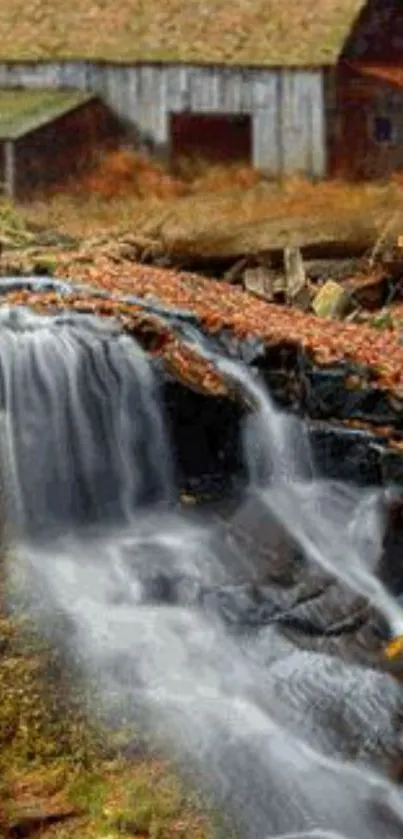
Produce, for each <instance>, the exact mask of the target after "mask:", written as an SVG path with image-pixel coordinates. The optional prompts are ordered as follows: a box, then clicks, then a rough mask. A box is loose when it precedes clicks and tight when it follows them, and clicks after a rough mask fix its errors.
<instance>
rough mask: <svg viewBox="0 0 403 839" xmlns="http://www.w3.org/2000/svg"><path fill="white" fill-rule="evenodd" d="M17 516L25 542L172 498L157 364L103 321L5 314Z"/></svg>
mask: <svg viewBox="0 0 403 839" xmlns="http://www.w3.org/2000/svg"><path fill="white" fill-rule="evenodd" d="M0 406H1V428H2V460H3V471H4V472H5V474H6V475H7V479H8V480H7V487H8V499H7V500H8V513H9V516H11V519H12V521H13V525H14V527H15V528H16V529H17V530H18V532H19V533H20V534H21V535H24V536H27V535H29V536H30V537H34V536H35V537H38V536H43V535H46V534H48V533H49V532H50V531H51V530H55V529H60V528H63V529H65V528H66V527H68V526H69V527H75V526H77V525H78V524H85V523H90V522H92V523H98V524H99V523H104V524H105V523H108V522H111V523H112V522H116V521H119V520H120V521H126V522H127V521H128V520H129V519H130V516H131V515H132V512H133V510H134V509H135V508H136V507H137V506H138V505H139V504H141V503H146V502H147V503H150V502H157V501H166V500H168V497H169V494H170V492H171V490H172V486H171V467H170V452H169V445H168V442H167V439H166V436H165V429H164V423H163V420H162V415H161V410H160V406H159V403H158V394H157V391H156V386H155V382H154V380H153V376H152V373H151V370H150V365H149V363H148V361H147V359H146V357H145V355H144V353H143V352H142V350H141V349H140V347H139V346H138V345H137V344H136V342H135V341H134V340H133V339H131V338H129V337H127V336H124V335H122V334H121V333H120V331H119V329H118V328H117V327H116V326H114V325H113V324H106V323H103V322H102V321H99V320H97V319H96V318H91V317H85V318H83V317H82V316H81V317H78V316H77V317H74V316H73V317H72V316H71V315H67V316H62V315H59V316H57V317H54V318H49V317H46V316H44V317H40V316H38V315H36V314H32V313H31V312H29V311H24V310H23V309H8V310H7V309H1V311H0Z"/></svg>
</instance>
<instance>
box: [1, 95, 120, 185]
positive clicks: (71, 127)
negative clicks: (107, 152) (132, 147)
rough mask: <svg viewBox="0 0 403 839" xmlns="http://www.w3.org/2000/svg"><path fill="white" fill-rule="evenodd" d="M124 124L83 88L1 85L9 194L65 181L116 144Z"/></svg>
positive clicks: (4, 176) (3, 180) (5, 176)
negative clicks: (22, 87)
mask: <svg viewBox="0 0 403 839" xmlns="http://www.w3.org/2000/svg"><path fill="white" fill-rule="evenodd" d="M122 134H123V129H122V126H121V123H120V121H119V120H118V118H117V117H116V115H114V114H113V113H112V112H111V110H110V109H109V108H108V107H107V106H106V105H105V104H104V103H103V102H102V101H101V100H100V99H99V98H98V97H97V96H96V95H95V94H94V93H88V92H83V91H79V90H71V89H66V90H54V89H31V90H26V89H25V90H24V89H14V90H6V89H0V182H1V186H2V191H3V193H5V194H6V195H7V196H9V197H10V198H26V197H28V196H31V195H32V194H34V193H35V192H40V191H43V190H44V189H48V188H50V187H52V186H55V185H57V184H61V183H63V182H65V181H66V179H68V178H69V177H71V176H72V175H73V174H74V173H76V172H77V171H78V170H79V169H80V168H82V167H84V166H86V165H88V163H89V162H90V161H91V160H93V157H94V154H95V153H96V152H97V151H98V150H103V149H105V148H112V147H116V146H117V145H118V144H119V142H120V141H121V138H122Z"/></svg>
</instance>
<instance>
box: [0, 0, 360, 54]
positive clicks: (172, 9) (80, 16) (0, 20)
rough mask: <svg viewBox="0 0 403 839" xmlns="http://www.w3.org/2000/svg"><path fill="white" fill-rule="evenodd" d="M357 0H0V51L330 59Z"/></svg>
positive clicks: (351, 19) (357, 8) (350, 21)
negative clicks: (313, 1)
mask: <svg viewBox="0 0 403 839" xmlns="http://www.w3.org/2000/svg"><path fill="white" fill-rule="evenodd" d="M363 6H364V2H363V0H318V2H316V3H312V2H305V3H301V2H300V0H282V2H279V0H249V2H245V0H203V2H201V0H186V2H184V0H165V2H164V3H161V0H147V2H143V0H121V2H120V3H119V4H116V2H114V0H92V2H90V3H88V2H84V0H70V2H69V3H65V2H64V0H40V2H38V0H2V3H1V11H0V45H1V47H0V50H1V55H2V56H3V57H4V58H5V59H37V58H42V59H43V58H45V59H49V58H55V57H58V58H67V59H68V58H77V59H80V58H90V59H91V58H92V59H108V60H112V61H117V62H121V61H174V62H176V61H184V62H198V63H203V64H204V63H214V62H215V63H231V64H241V65H242V64H254V65H275V64H288V65H295V64H312V65H313V64H317V65H321V64H324V63H328V62H333V61H335V60H336V58H337V55H338V53H339V51H340V48H341V46H342V44H343V42H344V40H345V39H346V37H347V35H348V33H349V31H350V29H351V26H352V24H353V22H354V19H355V17H356V15H357V14H358V12H359V11H360V9H361V8H362V7H363Z"/></svg>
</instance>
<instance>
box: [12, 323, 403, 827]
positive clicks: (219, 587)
mask: <svg viewBox="0 0 403 839" xmlns="http://www.w3.org/2000/svg"><path fill="white" fill-rule="evenodd" d="M10 317H11V316H10V315H9V314H7V315H3V316H2V322H1V323H0V370H1V377H2V389H1V392H2V401H3V410H4V423H3V430H4V435H5V443H6V445H5V455H4V456H3V458H4V461H5V463H6V468H7V469H8V475H9V476H11V479H12V480H11V486H12V492H11V501H12V506H11V511H10V512H11V515H12V519H13V524H14V528H15V533H16V534H17V535H16V538H17V542H18V545H17V550H16V556H15V557H14V558H13V562H12V566H11V568H10V573H11V574H12V575H14V576H15V578H16V579H17V580H18V581H19V583H20V584H21V585H23V586H25V590H26V591H29V592H30V596H31V604H32V609H33V611H34V612H35V613H36V615H37V616H38V619H39V620H40V621H41V625H42V626H43V627H44V628H45V629H47V631H48V632H50V633H52V632H53V627H55V632H56V628H57V625H58V622H59V621H60V619H61V618H63V619H65V618H67V620H68V623H67V625H66V626H67V627H68V632H69V633H70V634H71V644H72V645H76V648H77V650H79V653H80V660H81V663H82V665H83V666H84V667H85V668H86V670H87V672H88V675H89V676H91V677H92V678H95V683H96V684H97V685H98V691H99V701H102V702H103V703H104V704H105V706H106V707H107V708H108V709H109V712H110V714H111V715H112V716H113V714H116V715H117V716H119V715H124V716H125V718H126V719H127V718H128V717H129V718H130V716H133V718H134V719H142V720H144V723H145V724H147V725H148V726H150V727H151V728H152V730H153V732H154V735H155V736H158V737H159V738H160V740H161V743H162V744H164V745H166V744H167V743H168V744H170V747H171V749H172V750H173V751H174V752H177V755H178V758H179V759H180V760H181V761H182V762H184V764H185V765H186V763H187V762H188V763H189V765H190V766H192V767H193V768H195V769H196V770H197V771H198V772H199V773H200V776H201V779H202V782H203V783H204V785H205V787H206V790H207V791H208V792H210V793H213V794H214V795H215V797H216V800H217V802H218V803H219V804H221V805H222V806H223V807H224V808H225V810H226V811H227V812H228V813H229V814H230V815H231V817H232V818H233V819H234V821H235V823H236V825H237V827H238V829H239V831H240V835H241V836H244V837H247V839H280V837H282V839H287V837H289V839H292V837H298V839H305V837H306V839H308V837H317V839H320V837H321V838H322V839H379V836H381V835H383V836H384V837H390V839H395V837H396V839H397V837H399V836H400V837H401V835H402V829H403V799H402V796H401V794H400V791H399V790H398V789H397V788H395V787H394V786H393V785H392V784H391V783H390V782H389V781H388V780H387V778H386V777H385V776H384V775H382V774H381V773H382V761H380V760H378V757H379V755H378V753H379V752H384V753H385V755H387V754H388V753H392V752H393V751H394V748H395V734H394V720H393V715H394V714H395V713H396V712H397V710H398V709H399V707H400V702H401V692H400V687H399V686H398V685H397V683H395V682H394V681H393V680H392V679H391V678H390V677H389V676H386V675H384V674H381V673H377V672H376V671H373V670H370V669H366V668H362V667H358V666H356V665H347V664H344V663H343V662H342V661H339V660H337V659H332V658H330V657H329V656H328V655H326V654H325V653H317V652H309V651H304V652H302V651H300V650H298V649H297V647H295V646H294V644H293V643H291V641H288V640H287V639H286V638H285V637H284V635H282V634H281V632H280V630H279V628H278V627H277V626H276V625H275V624H273V625H269V626H266V627H262V629H261V630H259V631H256V632H255V633H252V634H246V635H242V634H241V635H237V634H234V633H232V632H229V631H228V629H227V627H226V624H225V622H224V621H223V619H222V616H221V614H220V612H219V611H217V609H216V608H215V606H214V603H215V600H214V597H213V596H212V594H213V595H214V593H215V594H217V592H220V591H224V590H225V586H227V588H228V585H229V584H231V583H233V582H234V580H233V575H232V573H231V562H230V561H229V560H230V559H231V557H228V555H226V549H225V547H224V544H223V542H222V541H220V540H219V539H217V533H216V532H215V529H214V527H213V526H212V525H210V526H208V525H207V524H203V525H201V524H199V523H198V522H194V521H190V520H188V519H185V518H184V517H183V516H181V515H178V514H174V513H172V512H169V511H167V510H166V511H165V512H163V511H161V509H160V508H158V507H156V506H155V505H156V504H157V503H160V501H161V499H163V500H166V499H167V498H169V496H170V495H171V494H172V492H173V487H172V486H171V485H170V480H169V475H170V468H169V446H168V442H167V440H166V438H165V435H164V430H163V422H162V419H161V414H160V413H159V410H158V402H157V396H156V393H155V388H154V384H153V379H152V376H151V373H150V370H149V368H148V365H147V362H146V360H145V358H144V356H143V354H142V353H141V352H140V350H139V349H138V348H136V347H135V345H133V343H131V342H129V341H128V340H127V339H123V338H121V337H119V336H117V335H114V334H113V333H111V332H107V331H103V330H101V331H100V330H99V329H98V327H97V326H96V325H94V324H93V323H92V322H91V323H85V322H83V321H80V323H79V322H78V321H75V322H73V323H72V324H69V323H68V322H64V323H63V322H60V321H59V323H56V322H55V323H54V325H53V326H49V325H48V324H49V321H46V324H45V323H44V322H43V320H41V319H36V318H35V317H33V316H29V315H24V316H23V318H24V319H25V320H22V321H21V320H20V319H19V318H17V323H16V324H14V325H13V323H12V320H11V321H10ZM223 369H225V372H226V373H227V375H230V376H231V377H233V378H237V380H238V381H239V382H240V383H241V385H242V387H245V388H246V389H247V390H248V391H249V393H250V394H252V395H253V396H254V397H255V398H256V397H257V398H258V402H259V405H260V411H259V413H258V415H257V416H258V425H256V423H255V433H257V432H258V433H259V439H260V445H262V444H264V449H265V454H264V453H262V457H263V458H266V459H268V460H269V462H270V464H271V467H272V471H271V475H272V478H271V480H272V483H270V484H269V485H268V486H265V487H264V488H263V489H260V490H258V491H259V492H260V495H261V497H262V498H263V501H264V503H265V504H267V507H268V509H270V510H274V512H275V514H276V516H277V517H279V518H280V519H281V520H282V521H283V522H284V524H285V525H286V526H287V527H288V528H289V529H290V530H291V533H292V535H293V536H294V537H295V538H296V539H297V540H298V541H299V542H300V544H301V545H302V546H303V547H304V549H305V550H306V551H307V553H309V554H310V555H311V556H312V558H313V559H314V560H315V561H316V562H318V563H319V564H320V565H321V566H322V567H323V568H325V569H326V570H331V571H332V573H334V574H335V575H337V576H339V577H340V578H341V579H343V580H344V581H345V582H346V583H347V584H348V585H349V586H351V587H352V588H355V589H357V590H359V591H360V592H363V593H365V594H366V595H367V596H368V597H369V598H370V599H372V600H373V601H374V602H376V603H377V605H378V607H379V608H380V609H381V611H383V613H384V614H385V615H386V616H387V617H388V619H389V620H390V622H391V624H392V625H393V627H396V626H397V625H398V624H399V621H400V611H399V610H398V607H397V606H396V605H395V603H394V601H393V600H392V599H391V598H390V597H389V596H388V595H387V594H386V593H385V591H384V590H383V588H382V587H381V586H380V584H378V583H377V581H376V580H375V578H374V577H373V576H372V574H371V569H372V568H373V566H374V562H375V559H376V555H377V552H378V549H379V545H380V538H381V521H380V519H379V518H378V506H377V503H376V502H377V498H376V496H374V495H370V496H366V495H362V494H360V495H356V494H355V492H354V493H353V492H352V491H351V492H350V491H349V490H347V489H345V488H344V489H343V490H342V488H340V487H335V485H333V484H331V485H327V484H325V483H323V482H322V483H320V482H317V481H311V482H308V481H307V475H306V472H305V471H304V470H305V468H306V464H308V467H309V469H311V458H310V452H309V447H307V444H306V441H305V443H304V450H305V454H306V459H305V460H304V464H305V465H304V467H303V469H302V468H301V471H299V470H300V467H299V464H300V462H301V461H300V460H299V458H296V451H295V448H294V447H293V445H291V446H290V438H289V436H288V429H289V427H290V424H289V423H287V424H286V425H285V424H284V423H283V418H282V417H281V416H279V415H278V414H277V413H276V412H275V411H274V410H273V407H272V406H271V404H270V401H269V400H268V399H267V398H266V395H265V394H264V391H262V389H261V388H260V387H259V386H257V385H256V383H255V382H253V381H252V380H251V379H250V377H249V375H247V374H246V373H245V372H244V371H242V370H241V368H238V367H236V366H234V365H230V366H228V363H227V362H225V363H224V362H223ZM100 420H101V423H100ZM101 428H102V429H103V430H102V431H101V430H100V429H101ZM295 428H296V426H295V423H293V430H295ZM248 440H249V442H248V448H249V449H250V445H251V440H250V435H249V438H248ZM195 445H197V441H195ZM260 452H261V450H259V449H258V457H260ZM254 462H255V464H256V457H255V460H254ZM288 467H292V473H290V472H289V471H288ZM260 474H261V472H260ZM150 477H151V478H152V480H151V483H150ZM268 478H269V474H268V471H267V474H266V479H268ZM111 489H112V491H111ZM319 489H320V490H321V491H326V493H327V495H326V499H327V500H326V504H325V506H323V505H322V506H321V505H320V503H319V491H318V490H319ZM144 493H145V494H146V497H147V500H148V501H149V502H152V503H151V505H149V510H148V512H147V513H146V511H145V510H144V509H141V508H140V507H139V502H140V501H141V500H142V498H143V495H144ZM88 497H89V498H90V499H91V503H90V504H89V503H87V502H86V499H87V498H88ZM353 500H354V504H355V506H353V504H352V501H353ZM63 501H65V505H63ZM84 503H86V504H87V507H86V509H85V510H82V508H81V505H82V504H84ZM84 512H85V514H86V516H87V518H89V520H90V521H91V522H92V528H91V530H90V531H88V532H85V531H83V530H82V523H83V518H84V516H83V513H84ZM65 513H67V515H65ZM361 517H362V518H361ZM364 517H365V522H366V525H365V526H362V525H361V521H363V520H364ZM97 522H98V526H97ZM108 522H109V523H108ZM100 523H102V526H101V524H100ZM56 525H57V526H56ZM364 544H365V548H364ZM364 550H365V557H364V556H363V555H362V552H363V551H364ZM350 554H351V558H350ZM367 556H368V562H367ZM273 596H274V594H273ZM275 596H280V594H279V593H278V592H276V594H275ZM281 596H288V595H287V594H285V595H281ZM239 608H241V607H239ZM68 632H67V629H66V630H64V635H65V637H67V638H68Z"/></svg>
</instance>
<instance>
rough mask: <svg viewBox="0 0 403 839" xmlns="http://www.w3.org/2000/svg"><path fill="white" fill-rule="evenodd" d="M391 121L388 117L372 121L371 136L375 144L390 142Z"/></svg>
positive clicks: (391, 133)
mask: <svg viewBox="0 0 403 839" xmlns="http://www.w3.org/2000/svg"><path fill="white" fill-rule="evenodd" d="M392 135H393V131H392V120H391V119H389V117H375V118H374V121H373V136H374V140H375V142H376V143H391V142H392Z"/></svg>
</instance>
